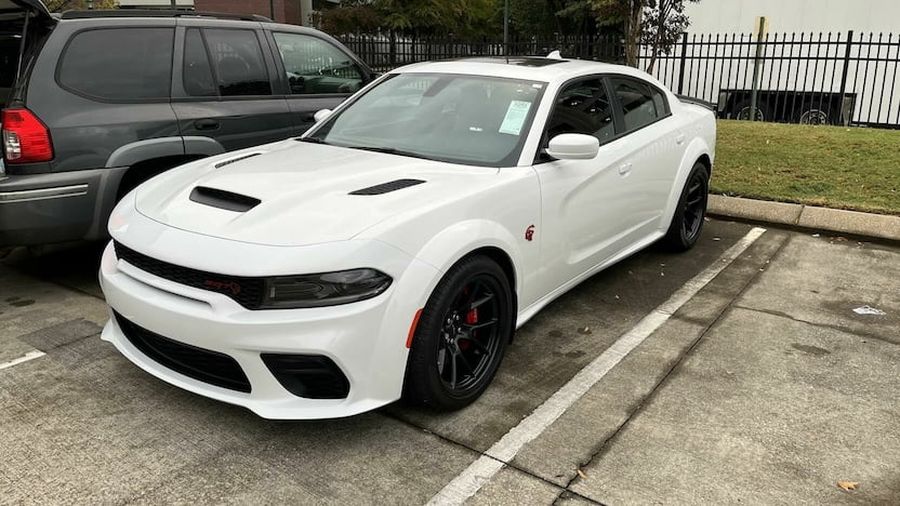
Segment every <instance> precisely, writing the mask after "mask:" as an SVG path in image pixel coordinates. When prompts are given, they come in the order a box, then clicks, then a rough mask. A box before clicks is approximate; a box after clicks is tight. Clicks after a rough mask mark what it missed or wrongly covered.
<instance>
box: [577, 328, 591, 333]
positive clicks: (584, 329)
mask: <svg viewBox="0 0 900 506" xmlns="http://www.w3.org/2000/svg"><path fill="white" fill-rule="evenodd" d="M578 333H579V334H590V333H591V328H590V327H579V328H578Z"/></svg>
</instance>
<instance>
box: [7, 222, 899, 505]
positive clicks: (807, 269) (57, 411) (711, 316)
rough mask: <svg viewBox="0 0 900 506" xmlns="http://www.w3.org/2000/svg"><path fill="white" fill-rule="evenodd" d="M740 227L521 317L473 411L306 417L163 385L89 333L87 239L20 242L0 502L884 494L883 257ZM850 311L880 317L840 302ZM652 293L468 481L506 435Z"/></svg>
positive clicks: (10, 316) (721, 228)
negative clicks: (604, 364) (626, 346)
mask: <svg viewBox="0 0 900 506" xmlns="http://www.w3.org/2000/svg"><path fill="white" fill-rule="evenodd" d="M752 229H753V227H752V226H751V225H747V224H742V223H734V222H728V221H719V220H712V221H710V222H709V223H707V229H706V231H705V233H704V236H703V237H702V238H701V240H700V243H699V245H698V247H697V248H695V249H694V250H693V251H691V252H690V253H688V254H683V255H672V254H667V253H663V252H661V251H657V250H655V249H651V250H648V251H646V252H643V253H641V254H639V255H637V256H635V257H633V258H631V259H628V260H626V261H624V262H622V263H620V264H618V265H616V266H614V267H613V268H611V269H609V270H607V271H605V272H603V273H601V274H598V275H596V276H594V277H593V278H591V279H590V280H588V281H587V282H585V283H584V284H582V285H581V286H579V287H578V288H576V289H575V290H573V291H572V292H570V293H569V294H567V295H565V296H564V297H562V298H561V299H559V300H557V301H556V302H554V303H553V304H552V305H551V306H549V307H548V308H547V309H545V310H544V311H543V312H541V313H540V314H539V315H538V316H537V317H535V318H534V319H533V320H532V321H531V322H529V323H528V324H527V325H525V326H524V327H523V328H521V329H520V330H519V332H518V333H517V337H516V340H515V342H514V344H513V346H512V347H511V348H510V349H509V352H508V355H507V357H506V359H505V361H504V363H503V365H502V368H501V371H500V373H499V375H498V377H497V378H496V379H495V381H494V384H493V385H492V387H491V388H490V389H489V390H488V391H487V393H486V394H485V395H484V396H483V397H482V398H481V399H480V400H479V401H478V402H477V403H476V404H474V405H473V406H471V407H469V408H468V409H465V410H463V411H460V412H457V413H453V414H442V415H436V414H433V413H429V412H425V411H420V410H417V409H413V408H410V407H408V406H404V405H402V404H397V405H392V406H389V407H387V408H385V409H382V410H379V411H376V412H374V413H369V414H365V415H362V416H357V417H353V418H349V419H341V420H329V421H318V422H273V421H267V420H263V419H260V418H258V417H256V416H255V415H253V414H252V413H250V412H248V411H245V410H243V409H241V408H238V407H233V406H229V405H226V404H222V403H219V402H216V401H212V400H208V399H205V398H202V397H199V396H196V395H193V394H190V393H187V392H184V391H181V390H179V389H176V388H174V387H171V386H169V385H167V384H166V383H163V382H161V381H159V380H157V379H155V378H153V377H151V376H150V375H148V374H146V373H144V372H142V371H141V370H139V369H138V368H137V367H135V366H133V365H132V364H131V363H130V362H128V361H127V360H126V359H124V358H123V357H121V356H120V355H119V354H118V353H116V352H115V350H114V349H113V348H112V346H111V345H109V344H108V343H105V342H102V341H100V338H99V332H100V329H101V326H102V325H103V323H104V322H105V320H106V319H107V313H106V308H105V306H104V303H103V300H102V294H101V293H100V292H99V288H98V286H97V283H96V275H95V273H96V265H97V262H98V258H99V248H98V247H95V246H85V247H80V248H77V249H70V250H63V251H57V252H48V253H45V254H43V255H33V254H30V253H28V252H24V251H17V252H15V253H14V254H12V255H11V256H10V257H9V258H7V259H6V260H4V261H3V262H2V263H0V503H40V504H48V503H85V502H90V503H154V504H155V503H163V502H165V503H170V502H181V503H276V502H281V503H283V502H293V503H311V502H315V503H322V502H325V503H343V504H357V503H389V504H422V503H425V502H428V501H429V500H430V499H432V498H434V497H435V496H436V495H437V499H441V500H443V499H445V498H448V497H450V498H452V497H454V495H453V494H454V493H456V491H457V490H456V489H454V487H456V486H457V485H458V484H459V483H462V482H465V481H466V480H467V479H469V483H468V485H469V490H470V492H472V493H473V495H472V496H471V497H470V498H469V499H468V501H469V503H471V504H516V503H529V504H531V503H535V504H549V503H554V502H575V503H582V502H587V503H593V502H597V503H603V504H634V503H636V504H660V503H680V504H686V503H716V504H721V503H737V502H746V503H767V504H821V503H847V504H851V503H852V504H856V503H866V504H897V503H898V502H900V400H898V399H900V396H898V392H900V249H898V248H896V247H892V246H885V245H879V244H872V243H866V242H857V241H855V240H847V239H844V238H840V237H829V236H827V235H826V234H822V235H821V236H813V235H810V234H808V233H800V232H792V231H785V230H778V229H772V228H770V229H768V230H767V231H766V232H765V233H762V234H761V235H759V237H758V238H756V239H755V240H753V241H747V237H748V233H752V232H751V230H752ZM742 241H744V242H743V244H744V246H746V249H743V250H735V245H740V244H742ZM735 251H738V253H739V254H737V255H735V258H734V259H733V261H730V259H729V258H728V254H729V252H735ZM723 258H725V261H723ZM717 266H718V270H720V271H721V272H718V274H717V275H715V277H713V278H711V280H709V279H707V280H706V281H707V282H705V283H701V284H697V283H696V280H697V279H698V277H702V275H703V274H704V273H708V272H710V269H711V268H712V269H715V268H717ZM685 286H695V287H696V288H697V290H698V291H696V294H694V293H690V294H689V297H682V295H683V294H684V291H683V287H685ZM679 297H680V299H679ZM674 299H679V300H680V302H681V303H683V304H680V305H677V306H672V305H671V302H672V300H674ZM865 305H868V306H870V307H873V308H877V309H878V310H880V311H883V312H884V313H885V314H883V315H881V314H873V315H858V314H856V313H855V312H854V311H853V309H855V308H858V307H861V306H865ZM666 307H669V308H672V307H674V308H675V309H677V310H676V311H673V314H671V315H670V317H669V315H667V316H666V318H664V319H660V320H659V321H658V326H656V327H653V329H652V333H649V335H647V336H645V338H643V340H641V341H639V342H637V344H636V347H634V349H633V351H631V352H630V353H628V354H627V355H625V356H624V357H621V356H618V357H617V358H616V363H615V365H614V367H612V368H610V369H609V370H608V371H607V372H605V374H603V375H602V376H599V377H595V378H594V380H595V381H593V382H592V383H589V384H587V385H588V386H587V387H586V390H585V391H584V392H583V395H579V396H577V398H574V399H573V402H572V403H571V405H568V406H567V408H566V409H565V410H564V411H563V412H562V413H561V415H560V416H559V417H558V418H554V419H551V420H548V421H547V423H545V424H544V425H541V426H540V428H539V430H537V431H532V432H531V433H530V436H529V438H527V439H524V440H522V441H521V444H519V445H518V446H517V447H516V449H515V451H514V452H512V453H510V454H508V455H505V456H504V457H502V458H501V460H502V463H503V464H505V465H503V466H498V467H500V468H499V471H498V472H496V474H491V475H489V476H480V477H479V476H478V473H477V466H476V467H475V468H473V467H472V466H475V465H476V464H477V463H478V462H486V463H487V465H488V466H490V465H491V464H492V462H491V461H495V460H494V457H497V456H496V454H495V452H493V451H491V449H492V448H496V446H495V445H497V444H498V441H500V440H501V439H502V438H504V435H505V434H507V433H508V432H509V431H510V430H511V429H513V428H514V427H517V426H520V425H521V424H522V423H525V422H522V421H523V419H524V420H526V422H530V421H531V419H532V417H530V415H531V414H532V413H533V412H535V410H536V409H538V410H541V409H544V406H542V405H544V403H545V401H547V400H548V399H555V398H556V397H555V394H556V393H557V392H558V391H560V389H561V388H568V387H569V385H571V383H572V382H573V381H575V380H574V379H573V378H576V375H578V374H579V371H582V370H583V369H584V368H585V367H586V366H587V367H591V364H595V363H596V361H597V360H598V357H603V356H608V355H610V352H608V350H610V349H613V350H614V349H616V348H615V347H616V346H618V344H619V343H620V342H621V341H620V337H621V336H623V335H624V336H628V335H633V334H634V329H635V328H636V326H638V327H640V328H643V327H641V326H640V325H639V324H641V325H643V323H642V322H645V321H646V318H647V317H648V315H653V314H657V313H658V312H659V308H666ZM611 347H613V348H611ZM605 352H606V355H604V353H605ZM41 353H42V354H43V355H41ZM613 355H614V353H613ZM579 377H580V376H579ZM576 379H577V378H576ZM485 452H487V453H489V454H490V455H492V456H484V454H485ZM498 458H500V457H498ZM495 462H496V461H495ZM473 469H474V471H473ZM467 477H468V478H467ZM473 479H474V481H472V480H473ZM839 481H847V482H854V483H858V485H857V487H856V490H851V491H845V490H842V489H841V488H839V487H838V486H837V483H838V482H839ZM472 483H475V485H474V486H473V485H472Z"/></svg>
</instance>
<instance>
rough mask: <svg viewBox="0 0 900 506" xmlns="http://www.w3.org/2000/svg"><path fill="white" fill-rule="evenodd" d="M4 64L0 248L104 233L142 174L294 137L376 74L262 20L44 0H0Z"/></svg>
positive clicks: (329, 47) (338, 51)
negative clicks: (55, 8) (59, 9)
mask: <svg viewBox="0 0 900 506" xmlns="http://www.w3.org/2000/svg"><path fill="white" fill-rule="evenodd" d="M0 64H2V67H0V105H2V107H3V111H2V116H0V123H2V124H0V130H2V139H0V142H2V147H3V157H2V162H0V246H15V245H34V244H48V243H55V242H64V241H73V240H81V239H88V240H90V239H100V238H103V237H104V236H105V234H106V220H107V218H108V216H109V213H110V211H111V210H112V208H113V206H114V205H115V203H116V202H117V200H118V199H119V198H120V197H122V196H123V195H124V194H125V193H126V192H128V191H129V190H131V189H132V188H134V187H135V186H136V185H138V184H140V183H141V182H143V181H145V180H147V179H148V178H150V177H152V176H154V175H156V174H158V173H160V172H162V171H165V170H167V169H170V168H172V167H175V166H178V165H180V164H183V163H185V162H187V161H190V160H193V159H196V158H200V157H205V156H209V155H215V154H219V153H222V152H225V151H230V150H234V149H240V148H246V147H249V146H254V145H258V144H263V143H267V142H273V141H277V140H281V139H284V138H287V137H290V136H295V135H299V134H301V133H303V132H304V131H305V130H306V129H307V128H309V127H310V126H311V125H312V124H313V122H314V119H313V115H314V113H315V112H316V111H318V110H320V109H331V108H334V107H335V106H336V105H337V104H339V103H340V102H341V101H343V100H344V99H345V98H346V97H347V96H349V95H350V94H352V93H353V92H355V91H356V90H358V89H359V88H360V87H362V86H364V85H365V84H366V83H367V82H369V81H370V80H371V79H372V78H373V74H372V72H371V71H370V70H369V68H368V67H367V66H366V65H365V64H364V63H363V62H361V61H360V60H359V59H358V58H356V57H355V56H354V55H353V54H352V53H351V52H350V51H349V50H348V49H347V48H346V47H344V46H342V45H341V44H340V43H339V42H337V41H336V40H334V39H333V38H331V37H329V36H327V35H325V34H323V33H321V32H318V31H316V30H311V29H307V28H302V27H298V26H291V25H281V24H274V23H271V22H269V20H268V19H266V18H262V17H256V16H252V17H235V16H227V15H216V14H203V13H197V12H185V11H128V10H117V11H82V12H72V11H70V12H66V13H63V14H61V15H51V14H50V13H49V12H48V10H47V8H46V7H45V6H44V4H43V2H41V1H40V0H0ZM298 163H300V161H298Z"/></svg>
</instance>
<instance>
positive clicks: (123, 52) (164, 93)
mask: <svg viewBox="0 0 900 506" xmlns="http://www.w3.org/2000/svg"><path fill="white" fill-rule="evenodd" d="M174 39H175V30H174V29H173V28H103V29H96V30H86V31H83V32H79V33H78V34H76V35H75V37H73V38H72V40H71V41H69V45H68V47H67V48H66V50H65V52H64V53H63V56H62V61H61V62H60V65H59V70H58V73H57V79H58V80H59V83H60V84H61V85H62V86H63V87H65V88H68V89H69V90H70V91H74V92H76V93H80V94H83V95H87V96H89V97H94V98H100V99H105V100H113V101H115V100H146V99H162V98H166V99H167V98H168V97H169V88H170V85H171V80H172V47H173V45H174Z"/></svg>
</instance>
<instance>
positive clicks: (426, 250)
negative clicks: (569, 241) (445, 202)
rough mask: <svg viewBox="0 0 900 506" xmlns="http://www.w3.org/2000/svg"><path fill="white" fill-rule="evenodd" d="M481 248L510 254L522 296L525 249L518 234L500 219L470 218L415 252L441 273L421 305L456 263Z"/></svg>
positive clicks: (447, 229)
mask: <svg viewBox="0 0 900 506" xmlns="http://www.w3.org/2000/svg"><path fill="white" fill-rule="evenodd" d="M481 248H495V249H498V250H500V251H502V252H503V253H505V254H506V255H507V256H508V257H509V259H510V261H511V263H512V270H513V273H514V277H515V279H513V280H512V284H513V285H514V286H515V291H516V295H517V296H518V295H520V294H521V293H522V289H523V284H524V278H523V276H522V273H521V270H520V268H519V266H521V265H522V261H521V260H522V251H521V248H520V247H519V245H518V244H517V242H516V239H515V236H513V234H512V232H510V231H509V229H507V228H506V227H504V226H503V225H502V224H500V223H498V222H496V221H491V220H487V219H470V220H466V221H461V222H459V223H455V224H453V225H452V226H450V227H447V228H446V229H444V230H442V231H441V232H439V233H438V234H437V235H435V236H434V237H432V238H431V240H429V241H428V242H427V243H425V245H424V246H423V247H422V248H421V249H420V250H419V251H418V253H416V254H415V257H416V258H417V259H418V260H420V261H422V262H425V263H427V264H429V265H431V266H433V267H434V268H435V269H437V270H438V273H439V274H438V275H437V276H435V279H433V280H431V282H430V283H429V285H428V286H427V287H425V290H423V294H422V298H421V299H420V302H421V305H422V306H421V307H424V305H425V303H426V302H427V301H428V297H430V296H431V292H433V291H434V289H435V287H436V286H437V284H438V282H440V280H441V278H443V276H444V275H445V274H446V273H447V271H448V270H450V268H451V267H453V265H455V264H456V263H457V262H459V261H460V260H462V259H463V258H464V257H466V256H467V255H469V254H470V253H472V252H473V251H476V250H478V249H481ZM517 298H518V297H517Z"/></svg>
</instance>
